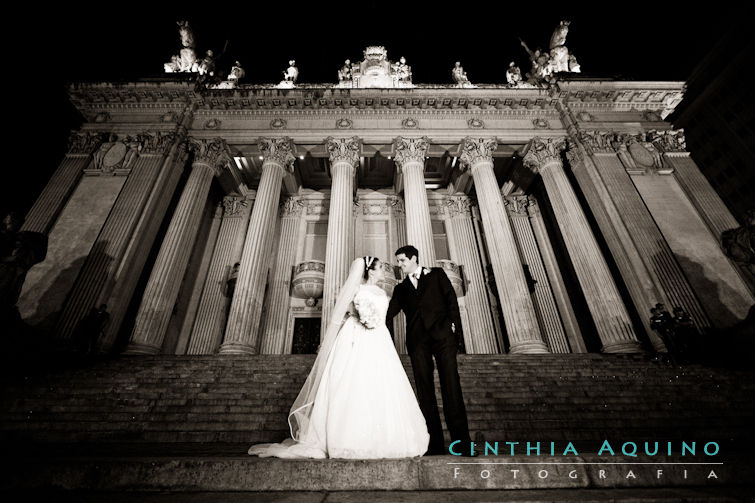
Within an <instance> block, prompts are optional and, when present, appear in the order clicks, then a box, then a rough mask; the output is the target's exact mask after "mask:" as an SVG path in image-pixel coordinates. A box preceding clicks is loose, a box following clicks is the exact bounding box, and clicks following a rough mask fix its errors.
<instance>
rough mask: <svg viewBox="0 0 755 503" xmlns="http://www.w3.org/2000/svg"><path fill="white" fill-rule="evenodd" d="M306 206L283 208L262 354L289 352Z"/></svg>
mask: <svg viewBox="0 0 755 503" xmlns="http://www.w3.org/2000/svg"><path fill="white" fill-rule="evenodd" d="M303 210H304V206H303V205H302V204H301V201H300V199H299V197H296V196H292V197H288V198H286V199H284V201H283V204H281V206H280V216H281V231H280V242H279V244H278V259H277V261H276V263H275V269H274V271H273V275H272V278H273V280H272V283H271V285H270V291H269V293H268V296H269V297H270V300H269V301H268V303H269V305H270V307H271V309H270V310H269V311H268V314H267V317H266V318H265V322H264V329H263V331H262V344H261V346H260V353H262V354H284V353H287V352H290V351H287V350H286V349H287V348H286V347H285V343H286V324H287V322H288V309H289V305H290V300H291V293H290V292H291V268H292V267H293V266H294V265H296V264H295V261H296V251H297V243H298V241H299V234H300V233H299V230H300V229H301V216H302V213H303Z"/></svg>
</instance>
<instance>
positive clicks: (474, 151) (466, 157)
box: [459, 136, 498, 169]
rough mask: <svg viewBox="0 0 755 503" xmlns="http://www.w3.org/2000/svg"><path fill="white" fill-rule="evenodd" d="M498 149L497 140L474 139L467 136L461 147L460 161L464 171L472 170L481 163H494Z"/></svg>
mask: <svg viewBox="0 0 755 503" xmlns="http://www.w3.org/2000/svg"><path fill="white" fill-rule="evenodd" d="M497 148H498V142H497V141H496V140H495V138H472V137H471V136H467V137H466V138H464V139H463V140H462V141H461V145H460V147H459V160H460V161H461V166H462V168H463V169H466V168H471V167H472V166H474V165H475V164H477V163H478V162H480V161H487V162H493V152H494V151H495V149H497Z"/></svg>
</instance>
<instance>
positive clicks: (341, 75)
mask: <svg viewBox="0 0 755 503" xmlns="http://www.w3.org/2000/svg"><path fill="white" fill-rule="evenodd" d="M345 81H349V82H351V61H349V60H348V59H347V60H346V61H344V63H343V66H342V67H341V69H340V70H338V82H339V83H341V82H345Z"/></svg>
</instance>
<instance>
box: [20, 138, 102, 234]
mask: <svg viewBox="0 0 755 503" xmlns="http://www.w3.org/2000/svg"><path fill="white" fill-rule="evenodd" d="M105 137H106V135H105V134H103V133H89V132H84V131H72V132H71V135H70V136H69V138H68V152H67V153H66V155H65V157H64V158H63V160H62V161H61V163H60V165H59V166H58V169H57V170H55V173H54V174H53V175H52V178H50V181H49V182H47V185H46V186H45V188H44V189H43V190H42V193H41V194H40V195H39V197H38V198H37V200H36V201H35V202H34V205H33V206H32V207H31V209H30V210H29V213H27V214H26V219H25V220H24V223H23V225H22V226H21V229H20V230H22V231H32V232H41V233H42V234H47V233H49V232H50V229H51V228H52V226H53V224H54V223H55V219H56V218H57V217H58V214H60V211H61V210H62V209H63V206H65V204H66V201H67V200H68V197H69V196H70V195H71V193H72V192H73V190H74V189H75V188H76V184H77V183H79V179H80V178H81V175H82V174H83V172H84V168H86V167H87V165H88V164H89V163H90V162H91V160H92V152H94V151H95V150H96V149H97V148H98V147H99V146H100V144H101V143H102V142H103V141H104V140H105Z"/></svg>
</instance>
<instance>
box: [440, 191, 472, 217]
mask: <svg viewBox="0 0 755 503" xmlns="http://www.w3.org/2000/svg"><path fill="white" fill-rule="evenodd" d="M444 207H445V210H446V212H448V215H449V216H450V217H452V218H453V217H457V216H463V217H471V216H472V211H471V210H472V201H471V200H470V199H469V197H467V196H449V197H447V198H446V201H445V204H444Z"/></svg>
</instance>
